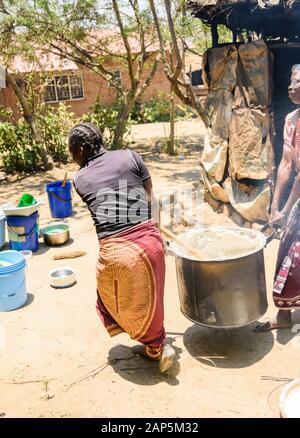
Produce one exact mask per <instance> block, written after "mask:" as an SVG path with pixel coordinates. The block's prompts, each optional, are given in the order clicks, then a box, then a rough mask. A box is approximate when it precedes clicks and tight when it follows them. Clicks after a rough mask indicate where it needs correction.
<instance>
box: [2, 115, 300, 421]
mask: <svg viewBox="0 0 300 438" xmlns="http://www.w3.org/2000/svg"><path fill="white" fill-rule="evenodd" d="M177 129H178V130H177V132H178V135H180V136H181V135H182V136H183V137H182V149H181V151H180V153H181V154H182V155H184V157H185V159H180V158H179V156H176V157H173V158H169V157H168V156H166V155H165V154H163V153H162V152H161V142H160V137H164V132H165V128H164V127H163V126H162V125H157V126H155V129H154V127H153V125H152V126H139V127H134V137H135V139H136V141H137V144H136V145H135V146H133V148H136V150H138V151H140V152H141V154H142V155H143V157H144V159H145V162H146V164H147V165H148V167H149V169H150V171H151V173H152V176H153V181H154V186H155V189H156V192H157V193H161V192H166V191H168V190H174V189H178V188H180V187H183V186H185V187H189V185H190V186H192V185H193V183H194V182H197V183H198V180H199V169H198V163H199V155H200V153H201V145H202V144H203V133H204V130H203V127H202V125H201V124H200V123H199V122H198V121H195V120H193V121H191V122H180V124H179V125H178V127H177ZM187 147H188V148H187ZM67 169H68V171H69V174H70V176H71V175H72V174H73V173H74V172H75V170H76V168H75V166H74V165H69V166H67ZM65 171H66V167H62V168H57V169H55V170H54V171H53V172H48V173H39V174H35V175H31V176H25V177H22V178H16V177H10V178H9V179H8V180H4V181H2V183H1V184H0V204H1V203H4V202H6V201H7V200H11V199H15V198H16V197H18V195H19V194H20V193H22V192H28V191H29V192H31V193H33V194H34V195H35V196H37V197H45V189H44V186H45V184H46V183H47V182H50V181H53V180H56V179H62V177H63V176H64V173H65ZM200 189H201V187H200ZM201 208H202V209H201V215H202V216H201V221H204V223H206V224H222V223H227V224H228V223H230V220H229V219H228V218H226V217H225V216H223V215H220V214H217V213H214V212H213V211H212V210H211V209H210V207H209V206H208V205H207V204H203V205H202V207H201ZM74 210H75V212H74V215H73V216H72V217H71V218H69V219H68V222H69V224H70V227H71V236H72V239H71V242H69V244H68V245H67V248H68V249H70V248H72V249H83V250H86V251H87V255H86V256H84V257H81V258H77V259H74V260H65V261H54V260H53V259H52V256H53V254H57V253H60V252H62V251H64V250H65V249H66V247H64V248H57V249H55V248H48V247H46V246H44V244H43V243H42V242H41V245H40V250H39V252H38V253H37V254H35V255H34V257H33V258H32V260H30V261H29V264H28V274H27V287H28V292H29V299H28V302H27V304H26V305H25V306H24V307H23V308H21V309H18V310H15V311H12V312H7V313H1V314H0V328H1V330H2V334H3V333H4V334H5V339H4V342H3V339H2V344H1V345H0V367H1V374H0V416H2V417H147V418H149V417H150V418H151V417H278V416H279V410H278V396H279V394H280V390H281V389H282V387H283V386H282V385H283V384H284V381H285V379H292V378H297V377H299V374H300V370H299V348H300V346H298V348H297V344H296V342H294V341H295V333H292V332H291V331H290V330H283V331H279V332H273V333H265V334H260V335H258V334H254V333H253V332H252V329H253V326H249V327H245V328H242V329H236V330H231V331H227V330H212V329H208V328H203V327H200V326H197V325H194V324H193V323H191V322H190V321H189V320H187V319H186V318H185V317H184V316H183V315H182V314H181V312H180V307H179V299H178V292H177V283H176V272H175V264H174V259H173V257H172V256H168V257H167V260H166V263H167V276H166V289H165V327H166V331H167V335H168V338H169V340H170V341H171V342H172V345H173V346H174V348H175V350H176V354H177V356H176V363H175V364H174V366H173V368H172V369H171V371H170V372H169V373H168V374H167V375H161V374H160V373H159V372H158V369H157V364H156V363H151V362H147V361H145V360H143V359H141V358H138V357H136V356H133V354H132V352H131V349H130V347H131V346H132V345H134V344H135V342H133V341H132V340H130V339H129V337H128V336H127V335H126V334H122V335H119V336H117V337H115V338H112V339H111V338H110V337H109V336H108V335H107V333H106V331H105V330H104V328H103V327H102V325H101V322H100V320H99V318H98V316H97V314H96V311H95V307H94V306H95V298H96V295H95V288H96V281H95V275H94V270H95V261H96V258H97V252H98V242H97V239H96V236H95V232H94V229H93V225H92V222H91V219H90V217H89V213H88V211H87V210H86V208H85V207H84V206H83V205H82V203H81V202H80V200H79V199H78V197H76V196H75V199H74ZM40 213H41V220H40V224H41V225H45V224H47V222H48V221H49V220H50V219H51V218H50V213H49V209H48V204H47V200H46V198H45V203H44V205H43V206H42V208H41V211H40ZM277 249H278V241H277V240H276V241H273V242H272V243H271V244H270V245H269V246H268V247H267V248H266V250H265V267H266V276H267V285H268V294H269V303H270V305H269V310H268V312H267V314H266V315H265V316H264V318H263V319H264V320H265V319H267V317H268V316H269V315H272V314H273V312H274V307H273V304H272V300H271V286H272V276H273V271H274V266H275V260H276V252H277ZM66 265H71V266H72V267H74V268H75V269H76V273H77V284H76V285H75V286H73V287H72V288H69V289H64V290H55V289H52V288H51V287H50V285H49V279H48V272H49V271H50V270H51V269H53V268H55V267H59V266H66ZM297 322H298V323H300V316H299V315H298V316H297V315H296V317H295V323H297Z"/></svg>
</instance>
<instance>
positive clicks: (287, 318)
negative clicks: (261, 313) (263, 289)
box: [254, 310, 292, 333]
mask: <svg viewBox="0 0 300 438" xmlns="http://www.w3.org/2000/svg"><path fill="white" fill-rule="evenodd" d="M291 327H292V312H291V311H290V310H278V313H277V316H276V317H275V318H272V319H271V320H270V321H267V322H262V323H258V324H257V326H256V327H255V329H254V332H255V333H264V332H269V331H271V330H276V329H283V328H291Z"/></svg>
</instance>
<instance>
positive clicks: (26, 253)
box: [20, 249, 32, 262]
mask: <svg viewBox="0 0 300 438" xmlns="http://www.w3.org/2000/svg"><path fill="white" fill-rule="evenodd" d="M20 253H21V254H23V256H24V257H25V260H26V262H28V260H30V259H32V251H30V249H22V251H20Z"/></svg>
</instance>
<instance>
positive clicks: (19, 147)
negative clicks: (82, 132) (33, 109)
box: [0, 104, 76, 173]
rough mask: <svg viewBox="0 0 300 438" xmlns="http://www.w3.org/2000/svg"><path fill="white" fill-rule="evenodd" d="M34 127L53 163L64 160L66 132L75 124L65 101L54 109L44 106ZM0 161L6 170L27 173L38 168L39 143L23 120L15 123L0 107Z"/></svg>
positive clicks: (66, 156) (63, 161) (66, 152)
mask: <svg viewBox="0 0 300 438" xmlns="http://www.w3.org/2000/svg"><path fill="white" fill-rule="evenodd" d="M36 122H37V127H38V129H39V131H40V133H41V135H42V139H43V143H44V144H45V145H46V147H47V149H48V151H49V152H50V154H51V156H52V158H53V159H54V161H55V162H56V163H59V164H60V163H67V162H68V159H69V155H68V149H67V134H68V131H69V130H70V128H71V127H72V126H73V125H74V124H75V123H76V118H75V116H74V114H73V113H70V112H69V111H68V110H67V108H66V106H65V105H64V104H60V105H59V107H58V108H57V110H56V111H55V110H53V108H52V107H50V106H47V105H44V106H41V107H40V108H39V111H38V112H37V114H36ZM0 161H1V164H2V165H3V167H4V171H5V172H6V173H14V172H19V173H21V172H29V171H35V170H38V169H40V167H41V160H40V157H39V145H38V144H37V143H36V142H35V141H34V140H33V136H32V133H31V130H30V128H29V125H28V124H27V123H26V122H25V121H24V120H23V119H21V120H19V121H18V122H14V120H13V119H12V114H11V111H8V110H5V109H3V108H0Z"/></svg>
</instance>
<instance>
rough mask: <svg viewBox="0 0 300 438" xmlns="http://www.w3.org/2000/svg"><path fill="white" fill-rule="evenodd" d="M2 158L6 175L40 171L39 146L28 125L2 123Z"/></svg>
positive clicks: (0, 135)
mask: <svg viewBox="0 0 300 438" xmlns="http://www.w3.org/2000/svg"><path fill="white" fill-rule="evenodd" d="M0 158H1V161H2V164H3V167H4V170H5V172H6V173H14V172H27V171H33V170H37V169H38V167H39V165H40V160H39V156H38V146H37V145H36V143H35V142H34V141H33V140H32V136H31V133H30V130H29V127H28V125H27V123H25V122H23V121H20V122H19V123H17V124H13V123H11V122H8V121H7V122H3V123H0Z"/></svg>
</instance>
